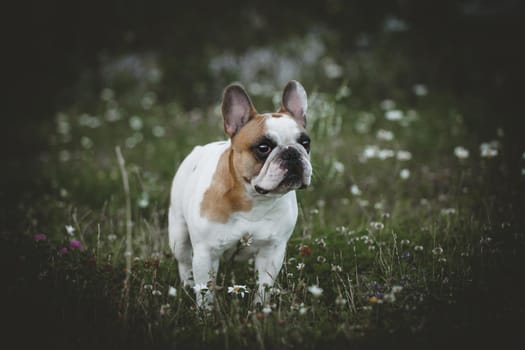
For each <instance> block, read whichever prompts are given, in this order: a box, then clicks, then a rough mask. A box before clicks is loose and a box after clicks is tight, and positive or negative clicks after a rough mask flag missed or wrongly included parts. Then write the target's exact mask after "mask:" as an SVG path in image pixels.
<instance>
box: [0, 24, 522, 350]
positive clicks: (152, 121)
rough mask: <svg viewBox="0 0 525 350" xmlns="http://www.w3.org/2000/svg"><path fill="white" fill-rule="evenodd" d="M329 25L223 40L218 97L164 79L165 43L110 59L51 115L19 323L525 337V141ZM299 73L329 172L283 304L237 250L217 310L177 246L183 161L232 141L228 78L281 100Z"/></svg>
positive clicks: (384, 342)
mask: <svg viewBox="0 0 525 350" xmlns="http://www.w3.org/2000/svg"><path fill="white" fill-rule="evenodd" d="M323 40H324V37H323V36H322V35H321V36H318V35H314V34H312V35H307V36H305V37H302V38H298V39H296V40H295V41H290V42H288V43H284V44H281V45H280V46H277V47H267V46H261V47H255V48H250V49H247V50H246V51H244V52H242V53H233V52H232V53H228V54H216V55H212V57H211V58H210V60H209V66H208V68H207V69H208V70H209V71H210V72H211V74H212V77H213V81H214V85H213V88H211V89H209V90H208V91H206V94H207V95H208V97H209V98H210V99H211V100H212V101H215V102H211V103H207V104H204V105H203V104H193V103H191V102H190V103H189V104H182V103H180V101H178V100H177V98H176V96H168V95H167V94H166V93H164V92H163V91H162V84H161V83H160V82H161V81H162V79H168V77H166V74H167V73H166V72H164V71H163V70H162V65H160V64H157V61H156V59H155V57H154V56H153V57H152V56H148V55H142V56H141V55H130V56H127V57H117V58H114V59H113V60H109V61H107V62H106V63H105V65H104V66H103V68H102V69H103V70H104V69H105V71H104V72H105V73H104V74H105V76H106V77H110V78H108V79H107V80H106V81H105V85H103V86H99V87H98V88H96V89H91V90H89V93H86V94H84V95H79V96H78V98H77V99H76V100H75V101H74V103H71V104H69V105H65V106H63V107H62V108H61V109H60V110H58V111H57V112H56V114H55V117H54V120H53V121H52V123H47V124H44V125H42V126H40V127H41V128H42V130H41V131H40V133H41V134H42V135H46V142H47V148H46V150H45V151H43V152H42V154H39V155H38V157H39V167H40V173H39V174H35V176H38V179H37V181H41V182H42V183H45V184H47V185H49V190H48V191H47V192H46V193H45V194H43V195H40V196H38V198H31V200H30V201H27V200H26V201H23V202H22V203H21V204H20V208H19V209H20V211H21V212H23V213H24V216H25V218H24V219H25V220H24V221H23V223H22V226H23V228H22V229H20V230H19V231H16V232H9V233H6V234H5V235H4V237H3V243H2V245H1V250H2V252H1V254H2V259H3V261H4V262H3V265H4V267H3V270H4V276H5V279H6V281H8V282H7V284H6V287H5V288H6V290H4V293H6V296H5V297H4V300H7V301H8V302H7V304H8V305H6V307H5V312H6V314H7V315H9V318H10V327H12V328H8V331H7V332H6V334H10V333H11V334H12V335H13V338H16V339H17V341H18V343H19V344H20V345H21V346H22V345H27V344H33V343H36V344H39V345H42V346H44V345H47V346H54V347H56V348H60V347H62V346H63V347H66V346H68V347H69V346H70V347H73V348H88V347H89V348H106V347H108V348H109V347H111V348H128V349H129V348H155V349H156V348H159V349H161V348H162V349H179V348H195V349H201V348H205V347H207V348H220V349H240V348H254V349H255V348H257V349H289V348H302V349H317V348H321V347H327V346H330V347H333V348H356V349H360V348H379V347H386V348H392V347H396V348H397V347H399V348H406V347H411V346H417V347H420V348H442V347H445V346H447V347H451V346H452V347H454V346H455V345H457V346H458V347H459V346H460V345H462V344H470V345H473V344H478V343H479V344H483V345H488V344H492V343H494V344H496V343H498V344H499V343H500V342H503V341H505V340H506V339H509V338H507V337H508V335H509V334H515V333H514V332H515V330H516V329H517V328H519V322H518V321H516V319H517V316H516V315H520V314H522V312H523V302H522V301H519V300H518V301H517V299H522V298H521V291H520V290H516V289H515V288H514V287H513V286H516V284H514V282H513V281H515V280H516V279H519V278H520V277H519V273H520V272H519V271H520V270H521V268H520V266H521V264H522V263H523V254H522V253H523V250H524V246H525V245H524V244H525V241H524V238H523V237H524V236H523V229H524V226H523V218H522V212H521V209H522V208H521V207H520V206H519V201H517V198H518V199H519V196H520V194H519V188H520V187H516V186H515V182H512V181H514V179H518V180H517V181H518V184H519V186H523V170H521V173H519V171H520V169H521V168H523V167H525V153H523V155H521V158H520V160H519V162H520V164H519V165H518V166H515V167H509V166H508V164H507V163H506V162H505V157H506V152H507V149H506V148H505V144H506V143H505V140H506V132H507V130H505V129H503V128H495V129H494V130H490V131H489V132H486V133H485V134H490V135H492V136H491V137H488V138H486V139H483V140H480V139H479V138H478V137H477V136H478V135H476V134H474V133H472V132H471V129H469V128H471V126H469V125H468V123H466V122H465V120H468V119H469V118H470V117H471V116H469V115H468V113H469V112H464V111H463V110H462V108H461V107H462V106H463V105H462V101H460V100H459V99H457V98H456V97H455V96H453V95H450V94H447V93H446V91H443V90H440V89H438V88H437V87H436V88H435V89H434V86H432V85H427V84H426V83H425V82H424V81H414V82H412V83H410V84H398V83H397V81H396V80H395V77H396V76H395V75H396V74H397V76H398V75H400V74H402V73H403V72H404V71H405V70H407V69H409V67H403V66H402V64H403V60H402V59H398V60H397V61H395V59H392V60H389V61H388V63H385V62H386V60H384V52H382V51H381V50H370V51H366V52H361V53H359V54H356V55H354V56H352V58H351V59H347V57H345V56H338V55H337V54H335V53H334V52H333V51H330V50H329V44H328V43H326V42H325V41H323ZM298 47H299V48H301V50H302V51H301V52H305V53H308V54H304V55H299V56H298V55H295V54H294V52H295V51H297V48H298ZM130 62H132V63H130ZM363 76H364V77H365V78H362V77H363ZM356 77H361V78H359V79H357V78H356ZM292 78H293V79H297V80H300V81H301V82H302V83H303V85H304V86H305V88H306V90H307V92H308V95H309V113H308V129H309V132H310V136H311V138H312V153H311V157H312V164H313V167H314V176H313V181H312V185H311V186H310V187H309V188H307V189H306V190H303V191H300V192H298V201H299V207H300V215H299V221H298V224H297V226H296V229H295V231H294V234H293V236H292V238H291V240H290V241H289V244H288V249H287V256H286V259H285V264H284V266H283V268H282V270H281V273H280V275H279V278H278V280H277V284H276V285H275V286H274V288H272V289H271V290H270V292H271V295H272V297H271V301H270V303H268V305H264V306H261V307H259V308H254V307H253V306H252V304H251V300H252V298H253V291H254V290H256V285H255V279H254V277H255V276H254V270H253V263H252V262H249V263H247V264H242V265H239V264H233V263H232V262H229V261H223V262H222V263H221V268H220V271H219V273H218V279H217V284H216V285H215V286H213V288H214V290H215V293H216V295H217V301H216V307H215V309H214V310H213V311H211V312H205V311H203V310H199V309H198V307H197V306H196V305H195V296H194V294H193V291H192V290H191V289H185V288H183V287H182V286H181V283H180V281H179V277H178V272H177V264H176V262H175V260H174V258H173V256H172V254H171V251H170V249H169V247H168V245H167V209H168V205H169V188H170V184H171V180H172V177H173V174H174V172H175V170H176V168H177V166H178V164H179V163H180V162H181V161H182V159H183V158H184V156H185V155H186V154H187V153H189V151H191V149H192V148H193V147H194V146H196V145H199V144H204V143H207V142H211V141H214V140H220V139H224V138H225V136H224V134H223V131H222V130H223V129H222V120H221V115H220V94H221V90H222V88H223V87H224V86H225V85H226V84H228V83H230V82H231V81H233V80H238V81H240V82H241V83H242V84H244V85H245V86H246V88H247V90H248V92H249V93H250V94H251V96H252V97H253V99H254V101H255V105H256V106H257V107H258V108H259V110H265V111H273V110H275V109H276V107H277V103H278V101H279V99H280V94H281V91H282V88H283V87H284V84H285V83H286V81H287V80H288V79H292ZM354 83H355V84H354ZM80 84H82V83H80ZM377 86H381V88H380V89H376V90H374V88H377ZM189 88H193V87H189ZM377 90H381V91H382V93H381V94H379V93H372V92H370V91H377ZM385 91H386V92H385ZM465 113H467V115H465ZM521 152H525V149H524V150H521ZM511 180H512V181H511ZM241 249H242V248H241ZM10 300H11V301H12V302H10Z"/></svg>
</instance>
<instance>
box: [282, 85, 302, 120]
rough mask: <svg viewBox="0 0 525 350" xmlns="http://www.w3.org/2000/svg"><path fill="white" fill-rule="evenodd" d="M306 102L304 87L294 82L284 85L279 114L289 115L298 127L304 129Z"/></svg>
mask: <svg viewBox="0 0 525 350" xmlns="http://www.w3.org/2000/svg"><path fill="white" fill-rule="evenodd" d="M307 109H308V101H307V97H306V91H305V90H304V87H303V86H302V85H301V83H299V82H298V81H296V80H291V81H290V82H288V84H286V86H285V88H284V91H283V97H282V101H281V107H280V108H279V112H281V113H288V114H290V115H291V116H292V117H293V118H294V119H295V120H296V121H297V122H298V123H299V124H300V125H302V126H303V127H306V110H307Z"/></svg>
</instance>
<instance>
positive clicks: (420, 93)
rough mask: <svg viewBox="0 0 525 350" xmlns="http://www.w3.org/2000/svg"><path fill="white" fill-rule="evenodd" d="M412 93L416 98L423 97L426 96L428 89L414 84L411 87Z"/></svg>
mask: <svg viewBox="0 0 525 350" xmlns="http://www.w3.org/2000/svg"><path fill="white" fill-rule="evenodd" d="M412 92H413V93H414V95H416V96H425V95H426V94H428V89H427V87H426V86H425V85H423V84H416V85H414V86H412Z"/></svg>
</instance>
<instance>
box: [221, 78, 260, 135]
mask: <svg viewBox="0 0 525 350" xmlns="http://www.w3.org/2000/svg"><path fill="white" fill-rule="evenodd" d="M255 114H257V111H256V110H255V107H254V106H253V104H252V101H251V100H250V97H249V96H248V94H247V93H246V91H244V89H243V87H242V86H241V85H239V84H231V85H229V86H227V87H226V89H224V93H223V95H222V117H223V118H224V131H225V132H226V134H227V135H228V136H229V137H230V138H232V137H233V136H235V134H237V132H238V131H239V130H240V129H241V128H242V127H243V126H244V124H246V123H247V122H248V121H249V120H250V119H251V118H252V117H253V116H254V115H255Z"/></svg>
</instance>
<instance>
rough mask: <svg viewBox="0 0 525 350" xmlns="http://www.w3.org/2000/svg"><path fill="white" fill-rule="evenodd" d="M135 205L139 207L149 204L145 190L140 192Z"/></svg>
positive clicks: (145, 206)
mask: <svg viewBox="0 0 525 350" xmlns="http://www.w3.org/2000/svg"><path fill="white" fill-rule="evenodd" d="M137 205H138V207H139V208H147V207H148V205H149V194H148V193H147V192H142V193H141V194H140V197H139V199H138V200H137Z"/></svg>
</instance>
